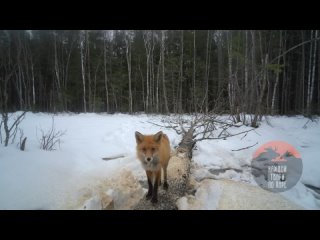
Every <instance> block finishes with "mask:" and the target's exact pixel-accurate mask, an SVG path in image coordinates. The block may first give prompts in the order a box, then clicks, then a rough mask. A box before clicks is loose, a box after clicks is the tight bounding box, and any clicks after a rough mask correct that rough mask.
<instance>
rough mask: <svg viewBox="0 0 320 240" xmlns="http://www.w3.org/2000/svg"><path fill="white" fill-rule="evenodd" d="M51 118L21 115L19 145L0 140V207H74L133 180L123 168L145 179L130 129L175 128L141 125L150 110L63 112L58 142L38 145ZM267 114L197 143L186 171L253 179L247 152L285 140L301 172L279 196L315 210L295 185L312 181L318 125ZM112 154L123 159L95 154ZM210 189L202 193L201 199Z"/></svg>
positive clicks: (317, 173)
mask: <svg viewBox="0 0 320 240" xmlns="http://www.w3.org/2000/svg"><path fill="white" fill-rule="evenodd" d="M52 116H53V115H52V114H45V113H30V112H28V113H27V114H26V117H25V119H24V121H23V122H22V123H21V125H20V128H21V129H23V131H24V136H26V137H28V139H27V142H26V150H25V151H20V150H19V149H18V147H17V146H16V144H11V145H9V146H8V147H4V146H3V145H0V191H1V197H0V209H81V207H82V206H83V204H84V202H85V201H86V200H88V199H90V198H94V196H95V194H96V193H97V192H98V191H99V190H100V189H101V188H104V190H108V189H107V188H108V187H110V188H111V187H113V190H112V191H113V192H116V190H117V189H116V188H117V187H119V185H117V184H115V181H116V180H114V179H116V177H117V176H118V177H119V175H120V178H121V177H123V178H126V179H127V181H129V182H132V181H133V180H132V179H133V178H132V177H131V176H129V175H130V174H132V175H133V176H134V177H135V178H136V179H139V180H145V173H144V171H143V169H142V167H141V166H140V163H139V161H138V160H136V157H135V145H136V143H135V138H134V132H135V131H139V132H141V133H144V134H148V133H149V134H153V133H155V132H157V131H159V130H162V131H164V132H165V133H166V134H167V135H168V136H169V139H170V141H171V146H172V147H173V146H176V145H177V144H178V143H179V141H180V139H181V136H178V135H177V134H176V133H175V131H173V130H171V129H166V128H163V129H161V128H160V127H158V126H155V125H153V124H151V123H149V122H153V123H157V124H162V123H161V119H162V117H161V116H157V115H145V114H139V115H133V116H130V115H126V114H113V115H110V114H94V113H87V114H69V113H64V114H58V115H55V117H54V121H55V129H56V130H61V131H64V130H66V133H65V135H64V136H62V137H61V146H60V148H58V149H57V150H55V151H44V150H41V149H40V148H39V145H40V144H39V138H40V137H41V131H40V129H43V130H44V131H46V130H48V129H50V128H51V123H52V122H51V121H52ZM269 119H270V123H271V124H272V126H270V125H268V124H267V123H266V122H265V121H264V122H263V123H262V125H261V127H259V128H258V129H256V130H255V131H251V132H249V133H248V134H247V136H246V137H244V138H243V135H239V136H235V137H232V138H229V139H227V140H206V141H202V142H199V143H198V144H197V150H195V152H194V156H193V157H194V158H193V161H194V162H193V165H194V166H193V169H192V174H193V175H194V177H195V179H198V180H201V179H202V178H205V177H206V176H212V175H213V174H212V172H213V171H214V169H218V168H234V169H242V170H243V171H242V172H237V171H234V170H227V171H225V172H223V173H220V174H219V175H217V174H215V175H214V176H215V178H227V179H232V180H234V181H243V182H247V183H249V184H252V185H255V184H256V183H255V182H254V180H253V178H252V176H251V174H250V171H249V170H246V169H247V168H246V165H250V162H251V159H252V154H253V152H254V151H255V150H256V149H257V148H258V146H261V145H262V144H264V143H266V142H268V141H271V140H280V141H286V142H288V143H289V144H291V145H293V146H294V147H296V149H297V150H298V151H299V152H300V154H301V156H302V160H303V174H302V177H301V179H300V182H299V183H298V184H297V185H296V186H295V187H294V188H292V189H291V190H289V191H287V192H284V193H282V195H283V196H284V197H286V198H288V199H290V200H291V201H293V202H294V203H296V204H298V205H300V206H302V207H304V208H306V209H320V201H319V199H317V198H316V196H317V195H316V193H315V192H313V191H312V190H310V189H308V188H306V187H305V186H304V185H303V184H302V183H305V184H311V185H313V186H318V187H320V162H319V158H318V153H319V149H318V147H319V146H320V138H319V136H320V124H316V123H314V122H310V123H308V124H307V128H303V126H304V124H305V123H306V122H307V119H306V118H304V117H301V116H297V117H290V118H289V117H272V118H269ZM246 129H248V128H247V127H244V126H242V127H240V128H232V129H230V131H231V132H234V133H236V132H240V131H244V130H246ZM17 138H18V137H17ZM16 142H17V140H16ZM256 142H258V144H257V145H256V146H255V147H253V148H249V149H246V150H242V151H231V150H235V149H239V148H242V147H246V146H248V145H253V144H255V143H256ZM116 155H124V156H125V157H124V158H119V159H116V160H110V161H104V160H102V158H103V157H110V156H116ZM128 173H130V174H128ZM125 175H126V176H125ZM127 175H128V176H127ZM119 184H120V183H119ZM121 184H122V183H121ZM109 191H111V190H110V189H109ZM137 194H138V195H139V194H140V195H141V194H142V192H141V189H138V188H137ZM198 195H201V194H198ZM218 195H219V194H209V195H208V196H207V197H210V196H211V197H212V198H214V197H216V196H218ZM216 201H217V200H216V199H215V200H214V202H216ZM91 204H92V202H91ZM213 205H216V204H213ZM92 208H93V207H92Z"/></svg>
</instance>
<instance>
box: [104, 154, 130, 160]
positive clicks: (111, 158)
mask: <svg viewBox="0 0 320 240" xmlns="http://www.w3.org/2000/svg"><path fill="white" fill-rule="evenodd" d="M124 157H125V156H124V155H118V156H113V157H105V158H102V160H113V159H118V158H124Z"/></svg>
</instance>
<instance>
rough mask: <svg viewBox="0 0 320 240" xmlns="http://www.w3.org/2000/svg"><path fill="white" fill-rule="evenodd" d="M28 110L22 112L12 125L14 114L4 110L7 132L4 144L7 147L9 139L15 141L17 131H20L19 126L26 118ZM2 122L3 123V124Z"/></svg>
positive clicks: (4, 126) (2, 114)
mask: <svg viewBox="0 0 320 240" xmlns="http://www.w3.org/2000/svg"><path fill="white" fill-rule="evenodd" d="M25 114H26V112H22V113H21V114H19V115H18V116H17V117H16V118H15V119H14V120H13V121H14V122H13V123H12V124H11V125H10V121H11V120H10V118H11V117H12V116H13V115H9V113H8V112H6V111H3V112H1V116H2V123H3V128H4V133H5V139H4V146H5V147H7V146H8V144H9V140H10V139H11V140H12V143H13V142H14V139H15V137H16V134H17V131H18V126H19V124H20V123H21V122H22V120H23V119H24V116H25ZM2 123H1V125H2ZM1 125H0V126H1ZM0 137H1V142H2V136H0Z"/></svg>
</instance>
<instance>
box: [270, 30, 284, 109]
mask: <svg viewBox="0 0 320 240" xmlns="http://www.w3.org/2000/svg"><path fill="white" fill-rule="evenodd" d="M281 51H282V30H280V39H279V55H280V54H281ZM277 64H278V66H280V58H278V62H277ZM279 69H280V68H279ZM279 75H280V70H279V71H277V73H276V82H275V84H274V87H273V93H272V102H271V114H272V115H274V113H275V106H274V104H275V101H276V93H277V87H278V83H279Z"/></svg>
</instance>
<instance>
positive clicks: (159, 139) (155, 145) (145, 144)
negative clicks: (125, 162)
mask: <svg viewBox="0 0 320 240" xmlns="http://www.w3.org/2000/svg"><path fill="white" fill-rule="evenodd" d="M135 135H136V141H137V157H138V159H139V160H140V161H141V164H142V167H143V168H144V169H145V170H146V174H147V178H148V185H149V190H148V193H147V195H146V199H148V200H149V199H150V198H151V202H152V203H157V202H158V186H159V185H161V168H162V169H163V175H164V183H163V188H164V189H165V190H167V189H168V187H169V185H168V182H167V167H168V163H169V159H170V143H169V139H168V137H167V135H166V134H163V133H162V132H161V131H160V132H158V133H156V134H154V135H143V134H141V133H139V132H136V133H135Z"/></svg>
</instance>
